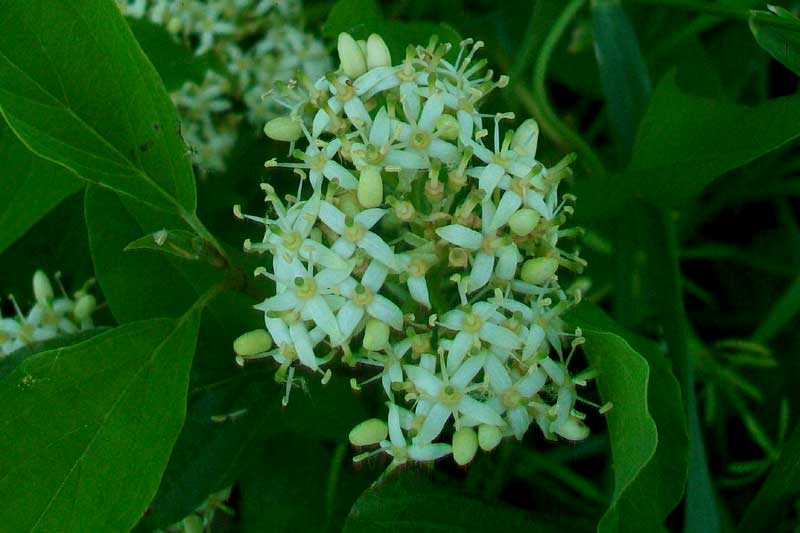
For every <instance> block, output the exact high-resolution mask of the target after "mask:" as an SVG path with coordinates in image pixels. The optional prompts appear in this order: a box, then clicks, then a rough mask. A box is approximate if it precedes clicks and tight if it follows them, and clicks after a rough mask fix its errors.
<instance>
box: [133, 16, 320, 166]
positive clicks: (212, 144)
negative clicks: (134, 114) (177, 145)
mask: <svg viewBox="0 0 800 533" xmlns="http://www.w3.org/2000/svg"><path fill="white" fill-rule="evenodd" d="M117 4H118V5H119V7H120V9H121V10H122V12H123V13H124V14H125V15H126V16H128V17H131V18H146V19H148V20H149V21H150V22H152V23H154V24H158V25H162V26H164V28H165V29H166V30H167V31H168V32H169V33H171V34H173V35H174V36H175V38H176V39H178V40H180V41H181V42H185V43H188V44H189V45H191V46H192V48H193V50H194V52H195V54H197V55H203V54H210V55H213V56H214V59H215V61H214V63H215V64H219V65H223V67H222V68H221V69H220V70H219V71H216V72H211V71H210V72H208V73H207V74H206V77H205V79H204V80H203V81H202V82H201V83H195V82H191V81H187V82H186V83H185V84H184V85H183V86H182V87H181V88H180V89H178V90H177V91H175V92H174V93H173V94H172V98H173V101H174V102H175V105H176V107H177V108H178V111H179V114H180V117H181V124H182V127H181V132H182V135H183V138H184V141H185V142H186V144H187V145H188V146H189V148H190V149H191V156H192V161H193V162H194V163H195V164H196V165H197V166H198V167H199V168H200V169H201V170H202V171H204V172H207V171H210V172H222V171H224V170H225V168H226V165H225V159H226V157H227V156H228V155H229V154H230V152H231V151H232V150H233V147H234V145H235V144H236V140H237V127H238V124H239V122H240V119H241V117H240V116H239V114H237V113H236V112H235V111H234V109H236V108H237V107H238V105H237V104H240V103H241V105H242V106H243V107H244V110H243V112H242V113H241V114H242V115H243V117H244V118H246V119H247V120H248V121H249V122H250V124H251V125H252V126H253V127H254V129H255V130H256V131H260V130H261V127H262V126H263V125H264V123H265V122H266V121H268V120H270V119H272V118H275V117H276V116H279V115H280V114H282V113H283V106H282V105H281V104H280V103H279V102H277V101H276V99H274V98H272V97H271V93H272V91H273V89H274V88H275V86H276V83H279V82H286V81H288V80H290V79H291V78H293V77H294V76H296V75H298V73H300V74H303V75H305V76H308V77H310V78H313V79H316V78H318V77H320V76H322V75H323V74H325V73H326V72H328V71H329V70H330V68H331V62H330V57H329V56H328V51H327V50H326V48H325V46H324V45H323V43H322V42H321V41H320V40H319V39H318V38H316V37H315V36H313V35H311V34H309V33H306V32H304V31H303V29H302V21H301V11H302V9H301V8H302V3H301V1H300V0H117Z"/></svg>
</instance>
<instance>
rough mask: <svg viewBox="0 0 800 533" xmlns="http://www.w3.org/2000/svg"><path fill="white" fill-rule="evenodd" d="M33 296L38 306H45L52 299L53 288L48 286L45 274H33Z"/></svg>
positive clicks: (38, 271) (48, 280) (38, 272)
mask: <svg viewBox="0 0 800 533" xmlns="http://www.w3.org/2000/svg"><path fill="white" fill-rule="evenodd" d="M33 295H34V296H35V297H36V301H37V302H39V303H40V304H46V303H47V302H49V301H50V300H52V299H53V286H52V285H50V279H49V278H48V277H47V274H45V273H44V272H42V271H41V270H37V271H36V272H35V273H34V274H33Z"/></svg>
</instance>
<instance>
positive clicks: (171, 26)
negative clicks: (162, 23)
mask: <svg viewBox="0 0 800 533" xmlns="http://www.w3.org/2000/svg"><path fill="white" fill-rule="evenodd" d="M181 28H183V23H182V22H181V19H180V18H179V17H172V18H171V19H169V22H167V31H168V32H170V33H178V32H179V31H181Z"/></svg>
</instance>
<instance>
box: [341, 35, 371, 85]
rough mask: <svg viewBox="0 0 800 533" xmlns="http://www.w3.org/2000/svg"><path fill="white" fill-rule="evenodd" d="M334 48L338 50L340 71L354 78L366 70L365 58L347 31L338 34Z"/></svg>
mask: <svg viewBox="0 0 800 533" xmlns="http://www.w3.org/2000/svg"><path fill="white" fill-rule="evenodd" d="M336 50H337V51H338V52H339V62H341V64H342V72H344V75H345V76H347V77H348V78H350V79H355V78H358V77H359V76H361V75H362V74H364V73H365V72H366V71H367V58H366V57H364V52H363V50H362V49H361V47H360V46H359V45H358V43H357V42H356V41H355V39H353V36H352V35H350V34H349V33H345V32H342V33H340V34H339V40H338V41H337V43H336Z"/></svg>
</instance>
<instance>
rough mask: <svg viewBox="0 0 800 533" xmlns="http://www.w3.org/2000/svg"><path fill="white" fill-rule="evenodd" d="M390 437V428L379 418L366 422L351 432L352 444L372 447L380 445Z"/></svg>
mask: <svg viewBox="0 0 800 533" xmlns="http://www.w3.org/2000/svg"><path fill="white" fill-rule="evenodd" d="M388 435H389V426H387V425H386V422H384V421H383V420H381V419H379V418H370V419H369V420H364V421H363V422H361V423H360V424H359V425H357V426H356V427H354V428H353V429H352V430H351V431H350V437H349V438H350V444H352V445H353V446H371V445H373V444H378V443H379V442H380V441H382V440H384V439H386V437H387V436H388Z"/></svg>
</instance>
